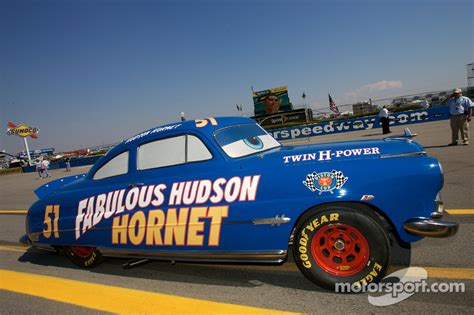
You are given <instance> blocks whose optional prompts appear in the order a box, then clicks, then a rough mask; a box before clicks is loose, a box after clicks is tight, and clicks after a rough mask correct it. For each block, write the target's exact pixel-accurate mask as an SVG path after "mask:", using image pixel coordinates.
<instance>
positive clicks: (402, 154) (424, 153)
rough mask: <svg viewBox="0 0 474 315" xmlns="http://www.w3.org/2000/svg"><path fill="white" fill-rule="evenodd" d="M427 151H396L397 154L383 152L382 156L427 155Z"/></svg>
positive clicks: (384, 157) (383, 157)
mask: <svg viewBox="0 0 474 315" xmlns="http://www.w3.org/2000/svg"><path fill="white" fill-rule="evenodd" d="M426 155H427V153H426V151H418V152H408V153H396V154H382V155H381V156H380V158H382V159H386V158H397V157H404V156H426Z"/></svg>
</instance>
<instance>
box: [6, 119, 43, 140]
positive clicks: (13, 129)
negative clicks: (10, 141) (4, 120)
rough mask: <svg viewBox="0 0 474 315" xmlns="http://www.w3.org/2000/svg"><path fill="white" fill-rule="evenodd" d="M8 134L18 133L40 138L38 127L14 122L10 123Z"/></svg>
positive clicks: (22, 135)
mask: <svg viewBox="0 0 474 315" xmlns="http://www.w3.org/2000/svg"><path fill="white" fill-rule="evenodd" d="M8 127H9V128H8V129H7V135H10V136H11V135H16V136H20V137H23V138H25V137H28V136H30V137H31V138H38V132H39V129H38V128H36V127H30V126H26V125H20V126H17V125H15V124H14V123H11V122H10V123H8Z"/></svg>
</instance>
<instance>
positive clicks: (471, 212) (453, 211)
mask: <svg viewBox="0 0 474 315" xmlns="http://www.w3.org/2000/svg"><path fill="white" fill-rule="evenodd" d="M446 212H447V213H449V214H452V215H463V214H468V215H474V209H450V210H446Z"/></svg>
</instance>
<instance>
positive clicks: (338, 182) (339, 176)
mask: <svg viewBox="0 0 474 315" xmlns="http://www.w3.org/2000/svg"><path fill="white" fill-rule="evenodd" d="M331 174H333V175H334V177H335V178H336V189H341V187H342V186H343V185H344V184H345V183H346V182H347V180H348V179H349V177H346V176H344V174H342V172H341V171H335V170H332V172H331Z"/></svg>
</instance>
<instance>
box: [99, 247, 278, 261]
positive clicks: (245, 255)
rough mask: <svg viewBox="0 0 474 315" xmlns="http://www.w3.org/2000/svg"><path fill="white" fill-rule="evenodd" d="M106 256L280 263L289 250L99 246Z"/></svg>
mask: <svg viewBox="0 0 474 315" xmlns="http://www.w3.org/2000/svg"><path fill="white" fill-rule="evenodd" d="M97 249H98V250H99V251H100V252H101V253H102V254H103V255H104V256H107V257H121V258H143V259H156V260H174V261H190V262H247V263H268V264H271V263H273V264H279V263H282V262H284V261H285V260H286V256H287V250H274V251H258V252H254V251H251V252H250V251H249V252H229V251H198V250H195V251H194V250H193V251H166V252H164V251H151V250H136V249H133V250H126V249H111V248H105V247H98V248H97Z"/></svg>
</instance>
